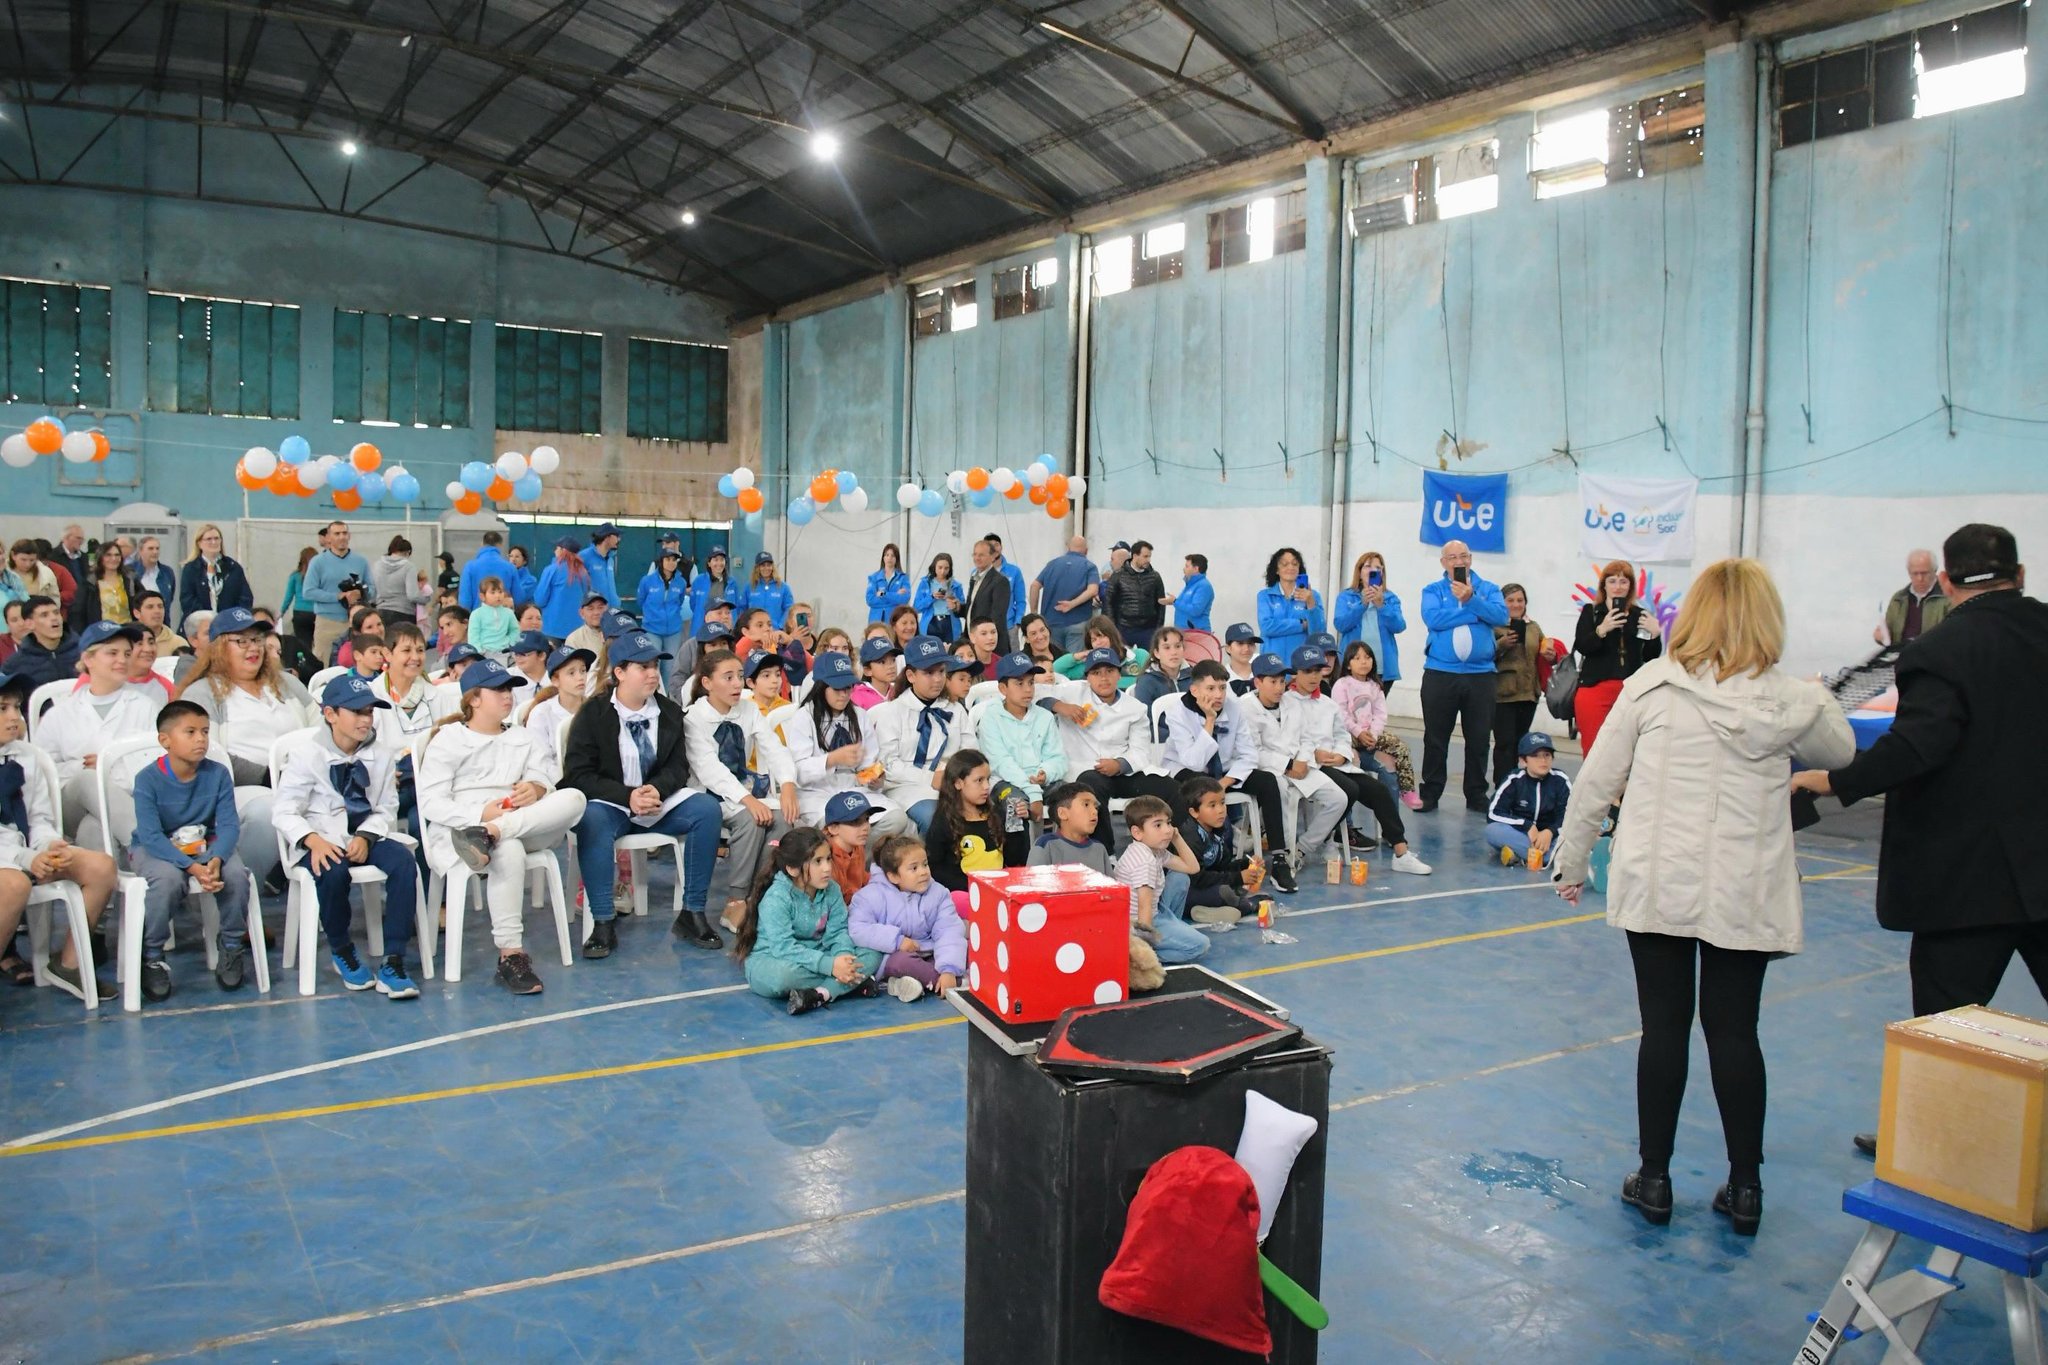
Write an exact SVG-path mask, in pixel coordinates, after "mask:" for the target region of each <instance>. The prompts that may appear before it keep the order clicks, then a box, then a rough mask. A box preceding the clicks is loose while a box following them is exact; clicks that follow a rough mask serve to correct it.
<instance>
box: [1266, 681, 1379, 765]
mask: <svg viewBox="0 0 2048 1365" xmlns="http://www.w3.org/2000/svg"><path fill="white" fill-rule="evenodd" d="M1280 725H1281V730H1282V733H1283V734H1284V735H1285V737H1286V740H1287V742H1288V743H1290V744H1292V745H1293V746H1294V756H1295V757H1296V758H1298V759H1300V760H1301V761H1302V762H1304V763H1306V764H1308V766H1309V770H1310V771H1311V772H1313V771H1315V770H1316V769H1318V768H1321V767H1323V766H1324V764H1323V762H1322V760H1320V759H1318V758H1317V757H1316V750H1318V749H1323V750H1326V751H1328V752H1330V753H1336V754H1343V755H1345V759H1344V761H1343V762H1342V763H1336V764H1331V765H1329V766H1331V767H1337V768H1342V769H1343V770H1344V771H1346V772H1352V773H1355V772H1362V771H1364V770H1363V769H1362V768H1360V767H1359V766H1358V762H1357V759H1356V758H1355V756H1354V755H1355V750H1353V748H1352V747H1351V731H1350V730H1349V729H1347V728H1345V724H1344V712H1343V709H1342V708H1341V707H1339V706H1338V705H1337V703H1336V702H1335V701H1333V700H1331V699H1330V698H1328V697H1326V696H1324V695H1323V694H1322V693H1321V692H1317V693H1316V694H1315V695H1314V696H1303V695H1302V693H1301V690H1300V689H1299V688H1294V687H1290V688H1288V689H1287V695H1285V696H1283V697H1282V698H1280Z"/></svg>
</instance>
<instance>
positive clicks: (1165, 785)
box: [1045, 768, 1187, 853]
mask: <svg viewBox="0 0 2048 1365" xmlns="http://www.w3.org/2000/svg"><path fill="white" fill-rule="evenodd" d="M1074 781H1076V782H1078V783H1080V784H1081V785H1082V786H1084V787H1086V788H1087V789H1088V790H1089V791H1092V792H1094V793H1095V804H1096V806H1097V807H1098V808H1099V814H1098V816H1097V818H1096V821H1095V842H1097V843H1099V844H1101V845H1102V846H1103V847H1104V848H1106V849H1108V850H1109V851H1110V852H1111V853H1115V852H1116V849H1117V837H1116V822H1115V821H1114V820H1112V819H1110V818H1109V803H1110V801H1111V800H1125V801H1127V800H1129V799H1130V798H1131V797H1134V796H1156V797H1158V798H1159V799H1160V800H1161V801H1164V802H1165V803H1166V804H1167V807H1168V808H1169V809H1170V810H1172V812H1173V823H1174V824H1176V825H1178V824H1180V822H1181V817H1182V816H1184V815H1185V814H1186V813H1187V812H1186V811H1184V810H1182V809H1181V804H1180V785H1179V784H1178V783H1176V782H1174V781H1173V779H1171V778H1167V777H1157V776H1154V775H1153V774H1151V773H1125V774H1123V775H1122V776H1121V777H1111V776H1109V775H1108V774H1106V773H1100V772H1097V771H1096V770H1095V769H1093V768H1083V769H1082V770H1081V771H1080V772H1078V773H1075V774H1074ZM1045 818H1046V819H1047V820H1051V819H1052V812H1051V811H1047V812H1046V817H1045Z"/></svg>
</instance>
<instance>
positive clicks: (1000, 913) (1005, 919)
mask: <svg viewBox="0 0 2048 1365" xmlns="http://www.w3.org/2000/svg"><path fill="white" fill-rule="evenodd" d="M1009 927H1010V903H1009V902H1008V901H997V902H996V928H998V929H1008V928H1009Z"/></svg>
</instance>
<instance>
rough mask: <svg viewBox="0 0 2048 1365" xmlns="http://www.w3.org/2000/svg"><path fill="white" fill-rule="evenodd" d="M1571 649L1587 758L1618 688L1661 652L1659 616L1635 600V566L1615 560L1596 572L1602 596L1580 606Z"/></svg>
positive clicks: (1576, 713)
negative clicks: (1576, 659)
mask: <svg viewBox="0 0 2048 1365" xmlns="http://www.w3.org/2000/svg"><path fill="white" fill-rule="evenodd" d="M1572 648H1573V649H1575V650H1577V651H1578V655H1579V688H1578V691H1577V692H1576V693H1574V694H1573V696H1572V719H1573V720H1574V722H1576V723H1577V725H1578V727H1579V745H1580V747H1581V749H1582V750H1583V751H1584V752H1586V753H1588V754H1590V753H1592V752H1593V741H1594V740H1596V739H1598V738H1599V737H1600V727H1601V726H1602V725H1604V724H1606V722H1607V713H1608V712H1609V711H1610V710H1612V709H1613V707H1614V703H1615V701H1616V700H1617V699H1619V698H1620V696H1621V685H1622V684H1623V683H1625V682H1627V681H1628V680H1629V679H1630V678H1632V677H1634V676H1635V675H1636V670H1638V669H1640V668H1641V667H1642V666H1643V665H1644V664H1646V663H1648V662H1649V661H1650V660H1652V659H1654V658H1656V657H1657V656H1658V655H1660V654H1662V653H1663V652H1664V641H1663V638H1662V636H1661V635H1660V634H1659V633H1658V630H1657V618H1656V617H1655V616H1652V615H1649V614H1648V613H1646V612H1645V611H1644V610H1643V607H1642V604H1641V603H1640V602H1638V601H1637V600H1636V570H1635V566H1634V565H1633V564H1630V563H1629V562H1628V561H1627V560H1625V559H1617V560H1615V561H1614V562H1613V563H1612V564H1609V565H1608V566H1607V567H1606V568H1604V569H1602V570H1601V571H1600V596H1599V598H1598V600H1596V601H1592V602H1588V603H1587V604H1586V605H1585V606H1584V607H1582V608H1580V610H1579V626H1578V630H1577V631H1576V632H1575V634H1574V635H1573V639H1572Z"/></svg>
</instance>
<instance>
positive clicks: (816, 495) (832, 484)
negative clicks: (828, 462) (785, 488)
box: [811, 471, 839, 507]
mask: <svg viewBox="0 0 2048 1365" xmlns="http://www.w3.org/2000/svg"><path fill="white" fill-rule="evenodd" d="M838 496H839V480H838V479H836V478H834V477H833V476H832V474H831V473H830V472H829V471H827V472H826V473H823V474H820V475H818V477H816V478H815V479H812V480H811V501H812V502H815V503H816V504H818V506H820V507H823V506H824V505H825V504H826V503H828V502H830V501H832V499H834V498H836V497H838Z"/></svg>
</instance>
